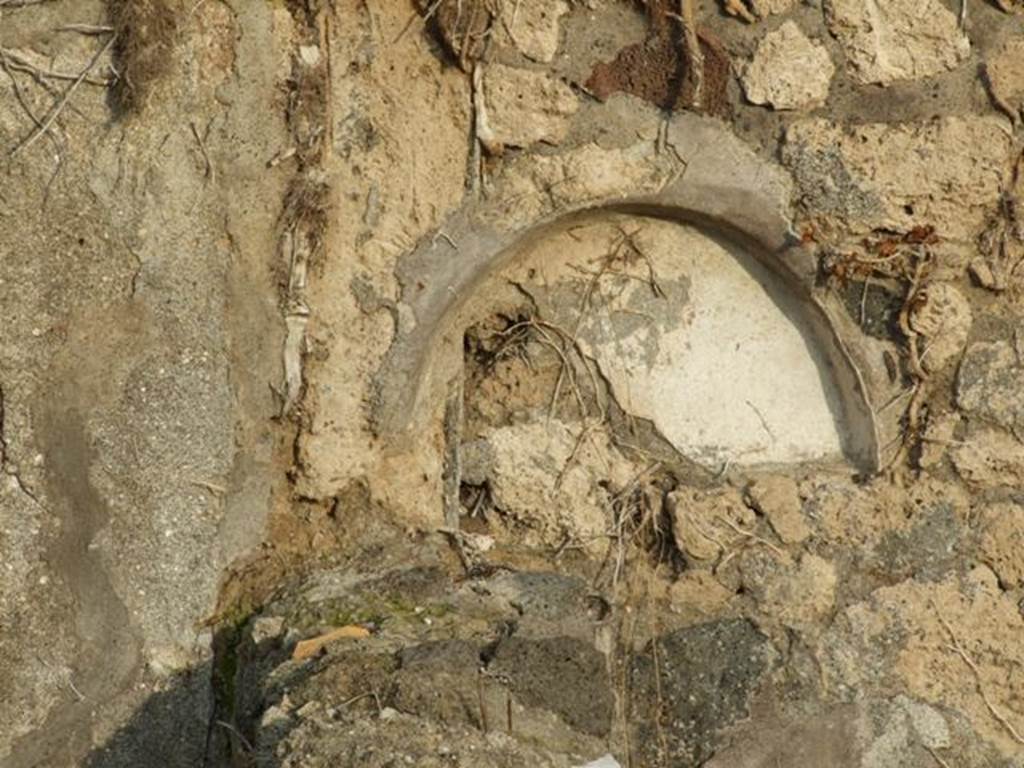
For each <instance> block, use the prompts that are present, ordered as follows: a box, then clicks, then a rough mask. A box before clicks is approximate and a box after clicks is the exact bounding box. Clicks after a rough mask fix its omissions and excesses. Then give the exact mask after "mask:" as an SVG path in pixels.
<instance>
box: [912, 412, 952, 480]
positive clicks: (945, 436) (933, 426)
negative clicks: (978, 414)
mask: <svg viewBox="0 0 1024 768" xmlns="http://www.w3.org/2000/svg"><path fill="white" fill-rule="evenodd" d="M959 425H960V415H959V414H958V413H956V411H947V412H945V413H936V414H934V415H930V416H929V418H928V424H927V426H926V427H925V431H924V440H923V442H922V444H921V455H920V457H919V458H918V463H919V464H920V465H921V468H922V469H931V468H932V467H937V466H938V465H939V464H940V463H941V462H942V459H943V458H944V457H945V456H946V454H947V452H948V451H949V449H950V447H951V446H952V445H955V441H954V439H953V437H954V434H955V432H956V429H957V427H958V426H959Z"/></svg>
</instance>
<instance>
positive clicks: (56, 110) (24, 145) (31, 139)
mask: <svg viewBox="0 0 1024 768" xmlns="http://www.w3.org/2000/svg"><path fill="white" fill-rule="evenodd" d="M114 40H115V38H114V36H113V35H112V36H111V37H110V39H109V40H107V42H106V44H105V45H104V46H103V47H102V48H101V49H100V50H99V51H98V52H97V53H96V55H95V56H93V57H92V60H91V61H90V62H89V64H88V65H87V66H86V67H85V69H83V70H82V71H81V73H80V74H79V75H78V77H77V78H76V79H75V81H74V82H73V83H72V84H71V85H70V86H68V88H67V90H66V91H64V95H63V96H61V98H60V100H59V101H58V102H57V103H56V104H55V105H54V106H53V108H52V109H51V110H50V114H49V115H48V116H47V117H46V119H45V120H44V121H43V123H42V125H40V126H39V127H37V128H36V129H35V130H34V131H33V132H32V133H31V134H29V136H28V138H26V139H25V140H24V141H23V142H21V143H20V144H18V146H16V147H15V148H14V149H12V150H11V153H10V156H11V157H14V156H16V155H17V154H19V153H20V152H22V151H24V150H26V149H28V148H29V147H31V146H32V145H33V144H35V143H36V141H38V139H39V137H40V136H42V135H43V134H44V133H46V132H47V131H48V130H49V128H50V126H51V125H53V121H54V120H56V119H57V117H58V116H59V115H60V113H61V112H63V111H64V107H66V106H67V103H68V100H69V99H70V98H71V96H72V94H74V92H75V91H76V90H78V86H80V85H81V84H82V82H83V81H84V80H85V78H86V77H88V76H89V73H90V72H91V71H92V69H93V67H95V66H96V64H97V62H99V60H100V58H102V57H103V55H104V54H106V53H107V51H109V50H110V48H111V47H112V46H113V45H114Z"/></svg>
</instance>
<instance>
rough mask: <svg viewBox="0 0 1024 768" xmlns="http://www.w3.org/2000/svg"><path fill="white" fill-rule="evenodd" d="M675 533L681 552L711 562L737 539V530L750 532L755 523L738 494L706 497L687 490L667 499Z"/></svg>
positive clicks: (723, 492)
mask: <svg viewBox="0 0 1024 768" xmlns="http://www.w3.org/2000/svg"><path fill="white" fill-rule="evenodd" d="M668 510H669V515H670V516H671V518H672V533H673V535H674V537H675V541H676V546H677V547H679V550H680V551H681V552H684V553H685V554H687V555H689V556H690V557H692V558H694V559H695V560H710V559H711V558H713V557H716V556H717V555H718V554H719V553H721V552H723V551H724V550H725V549H726V542H729V541H732V540H733V539H735V538H736V532H735V528H736V527H739V528H740V529H742V530H749V529H751V528H752V527H753V525H754V523H755V522H756V521H755V518H754V513H753V512H751V511H750V510H749V509H748V508H747V507H746V505H744V504H743V500H742V499H741V498H740V495H739V493H738V492H737V491H735V490H733V489H732V488H727V489H724V490H721V491H714V492H709V493H705V492H702V491H697V490H694V489H692V488H684V489H680V490H678V491H674V492H672V493H670V494H669V495H668Z"/></svg>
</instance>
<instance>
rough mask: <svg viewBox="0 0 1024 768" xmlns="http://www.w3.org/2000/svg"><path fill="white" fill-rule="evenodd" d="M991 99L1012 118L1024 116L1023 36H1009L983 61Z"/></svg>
mask: <svg viewBox="0 0 1024 768" xmlns="http://www.w3.org/2000/svg"><path fill="white" fill-rule="evenodd" d="M985 76H986V79H987V82H988V87H989V90H990V92H991V94H992V99H993V101H995V103H996V105H997V106H998V107H999V108H1000V109H1002V110H1003V111H1005V112H1007V113H1008V117H1011V118H1013V119H1018V120H1019V119H1022V118H1024V38H1020V37H1011V38H1009V39H1008V40H1006V41H1005V42H1004V43H1003V45H1002V47H1001V48H1000V49H999V50H998V51H996V52H995V53H994V54H992V56H990V57H989V58H988V60H987V61H986V62H985Z"/></svg>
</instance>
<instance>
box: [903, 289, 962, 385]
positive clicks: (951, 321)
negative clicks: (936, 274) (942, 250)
mask: <svg viewBox="0 0 1024 768" xmlns="http://www.w3.org/2000/svg"><path fill="white" fill-rule="evenodd" d="M971 321H972V318H971V305H970V304H969V303H968V302H967V299H966V298H965V297H964V295H963V294H962V293H961V292H960V291H959V290H957V289H956V288H954V287H953V286H952V285H950V284H949V283H933V284H932V285H929V286H928V287H927V289H926V291H925V296H924V301H923V302H920V303H918V304H916V305H915V306H914V307H913V309H912V311H911V313H910V327H911V328H912V329H913V330H915V331H917V333H919V334H921V335H922V336H924V337H925V341H924V345H923V346H921V347H920V348H921V350H922V352H921V355H922V365H923V366H924V367H925V369H926V370H929V371H939V370H942V369H943V368H945V367H946V366H947V365H949V364H950V363H952V362H954V361H956V360H957V359H958V358H959V357H960V354H961V353H962V352H963V350H964V347H966V346H967V337H968V336H969V335H970V333H971Z"/></svg>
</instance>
